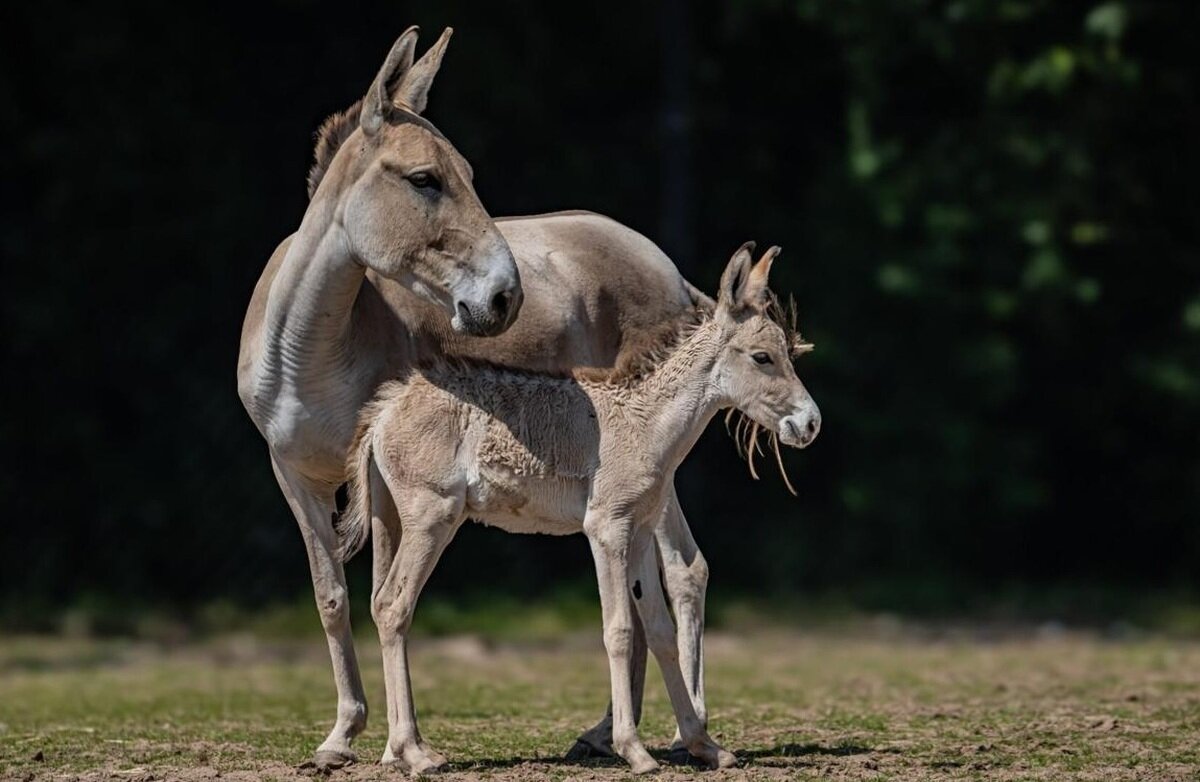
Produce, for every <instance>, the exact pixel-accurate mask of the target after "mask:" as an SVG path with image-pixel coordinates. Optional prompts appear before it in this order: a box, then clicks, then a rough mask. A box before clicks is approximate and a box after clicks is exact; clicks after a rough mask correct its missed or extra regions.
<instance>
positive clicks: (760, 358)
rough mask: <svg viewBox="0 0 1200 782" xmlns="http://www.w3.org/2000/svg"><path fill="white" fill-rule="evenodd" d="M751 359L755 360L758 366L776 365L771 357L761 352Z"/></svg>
mask: <svg viewBox="0 0 1200 782" xmlns="http://www.w3.org/2000/svg"><path fill="white" fill-rule="evenodd" d="M750 358H752V359H754V361H755V363H757V364H774V363H775V362H774V361H772V360H771V357H770V356H769V355H767V354H766V353H764V352H762V351H761V350H760V351H759V352H757V353H755V354H753V355H752V356H750Z"/></svg>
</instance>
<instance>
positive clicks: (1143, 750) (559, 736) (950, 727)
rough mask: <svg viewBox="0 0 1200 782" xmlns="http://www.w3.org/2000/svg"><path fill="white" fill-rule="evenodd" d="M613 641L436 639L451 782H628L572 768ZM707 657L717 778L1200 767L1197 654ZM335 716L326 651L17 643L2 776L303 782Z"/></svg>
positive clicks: (650, 729)
mask: <svg viewBox="0 0 1200 782" xmlns="http://www.w3.org/2000/svg"><path fill="white" fill-rule="evenodd" d="M598 635H599V633H598V631H597V630H595V629H593V631H592V632H591V633H590V636H589V640H583V639H580V640H577V641H575V642H572V643H570V644H567V645H557V646H554V645H547V644H545V643H539V644H536V645H532V646H531V645H527V644H526V645H510V644H502V645H489V644H487V643H484V642H482V641H479V640H476V639H471V638H464V637H457V638H453V639H447V640H443V641H437V640H430V639H428V637H426V638H425V641H424V642H418V643H417V645H416V649H415V650H414V653H413V660H412V667H413V683H414V687H415V692H416V699H417V705H418V709H419V713H420V718H421V724H422V730H423V733H424V735H425V736H426V738H427V739H428V740H429V741H430V742H431V743H432V744H433V745H434V746H435V747H437V748H438V749H440V750H441V751H443V752H444V753H446V754H447V755H448V756H449V757H450V758H451V760H452V762H453V763H454V766H453V769H452V771H451V773H450V774H449V777H450V778H451V779H457V778H463V779H467V778H476V777H480V776H482V777H485V778H490V779H497V780H509V779H512V780H527V779H541V778H547V779H569V778H576V777H578V776H580V775H581V774H583V773H585V772H586V774H589V775H592V776H595V777H597V778H614V779H616V778H624V777H625V772H624V770H623V767H622V766H621V765H619V764H614V763H598V764H595V763H594V764H591V765H589V766H588V767H587V768H581V767H580V766H579V765H575V764H565V763H563V762H562V761H561V755H562V753H563V752H564V751H565V750H566V748H567V747H569V746H570V745H571V743H572V742H573V740H574V738H575V736H576V735H578V733H579V732H580V731H581V730H583V729H584V728H586V727H588V726H590V725H591V724H592V723H593V722H595V721H596V719H598V718H599V716H600V715H601V714H602V713H603V710H604V705H605V702H606V701H607V693H608V681H607V665H606V663H605V659H604V654H603V651H602V650H601V648H600V647H599V644H598ZM418 637H420V634H418ZM359 651H360V659H361V661H362V665H363V672H364V680H365V685H366V688H367V693H368V701H369V703H370V704H371V707H372V714H371V717H370V721H369V725H368V729H367V732H366V733H365V734H364V735H363V736H362V737H361V738H360V739H359V741H358V742H357V744H356V746H357V748H358V750H359V752H360V753H361V756H362V759H363V761H364V762H363V763H360V764H358V765H357V766H355V767H353V768H352V769H351V770H350V771H348V772H339V773H341V774H342V775H343V776H344V777H345V778H347V779H376V778H379V779H384V778H394V777H389V776H388V774H389V773H390V772H387V771H385V770H383V769H381V768H380V767H379V766H377V765H376V764H375V761H377V759H378V757H379V756H380V754H381V753H382V751H383V741H384V737H385V734H386V718H385V709H384V707H383V704H384V697H383V695H384V694H383V683H382V674H381V666H380V663H379V656H378V648H377V647H376V646H374V645H372V644H371V643H369V642H364V643H363V644H361V645H360V650H359ZM707 657H708V664H709V668H708V702H709V708H710V713H711V730H712V732H713V734H714V736H715V737H716V738H717V740H718V741H719V742H721V743H722V744H723V745H725V746H726V747H728V748H730V749H732V750H734V751H735V752H737V753H738V754H739V755H740V757H741V759H742V762H743V767H742V768H741V769H739V770H738V771H736V772H723V773H721V774H716V775H705V777H704V778H723V777H725V776H731V775H736V776H737V778H751V779H819V778H828V777H830V776H834V777H838V778H846V779H891V780H917V779H922V780H924V779H943V778H945V779H983V778H986V779H996V778H998V779H1012V780H1016V779H1045V780H1061V779H1081V780H1082V779H1097V780H1099V779H1104V780H1135V779H1136V780H1155V779H1162V780H1166V779H1187V778H1193V777H1194V772H1195V769H1196V768H1200V646H1198V645H1196V644H1192V643H1188V642H1178V641H1166V640H1153V639H1151V640H1139V641H1122V642H1112V641H1099V640H1096V639H1094V638H1092V637H1088V636H1078V635H1069V636H1063V637H1055V638H1053V639H1048V640H1047V639H1042V640H1039V639H1036V638H1032V639H1031V638H1025V639H1009V640H1002V641H992V642H977V641H922V640H918V639H915V638H911V637H908V638H897V639H892V640H883V639H879V638H874V639H873V638H864V637H861V636H859V637H851V636H845V635H839V634H826V633H818V634H813V635H806V636H801V635H796V634H791V633H788V634H784V633H778V632H776V633H769V634H765V635H764V634H760V635H756V636H754V637H751V638H744V637H733V636H729V635H719V634H718V635H715V636H713V637H712V639H711V640H710V642H709V644H708V647H707ZM648 682H649V686H648V694H647V706H646V712H645V716H644V718H643V722H642V728H641V732H642V736H643V738H644V740H645V741H646V743H647V745H648V746H649V747H650V748H651V749H652V750H653V751H659V750H663V749H665V747H666V745H667V743H668V742H669V739H670V737H671V734H672V733H673V730H674V727H673V720H672V717H671V714H670V711H669V708H668V704H667V702H666V698H665V693H664V692H663V688H662V686H661V680H660V678H659V677H658V674H657V670H656V669H655V668H654V666H653V664H651V671H650V673H649V677H648ZM334 702H335V699H334V691H333V685H332V677H331V676H330V673H329V669H328V662H327V660H326V659H325V656H324V649H323V644H320V642H319V641H318V642H312V643H309V642H294V641H293V642H269V641H262V640H256V639H255V638H254V637H252V636H230V637H225V638H221V639H214V640H211V641H208V642H205V643H203V644H192V645H184V646H178V647H172V646H164V645H159V644H147V643H129V642H119V641H88V640H74V641H72V640H54V639H45V638H42V639H37V638H25V639H16V640H9V641H6V642H3V643H0V778H2V779H9V778H16V779H21V778H27V777H28V775H30V774H32V775H34V778H36V779H40V778H46V779H53V778H55V775H63V774H66V775H79V776H80V777H81V778H82V779H85V780H90V779H107V778H110V775H113V774H116V775H118V778H138V775H143V776H149V775H154V776H156V778H164V777H165V778H172V779H174V778H184V779H188V778H195V779H203V778H215V774H216V773H217V772H220V773H221V774H222V775H223V776H224V778H226V779H229V778H233V779H238V778H239V776H238V775H246V776H244V778H246V779H258V778H276V779H293V778H296V777H297V776H298V775H299V772H298V771H296V769H295V766H296V765H297V764H298V763H300V762H301V761H302V760H304V759H305V758H306V757H308V756H309V755H310V754H311V753H312V751H313V750H314V749H315V748H316V746H317V744H318V743H319V742H320V741H321V739H322V738H323V737H324V734H325V732H326V731H327V730H328V728H329V726H330V723H331V720H332V716H333V710H334ZM39 753H40V755H39ZM39 757H40V759H38V758H39ZM700 773H701V772H697V771H696V770H694V769H689V768H686V767H672V768H670V769H669V770H667V771H666V772H664V776H667V777H668V778H671V779H674V778H676V777H678V778H681V779H682V778H689V779H692V778H698V774H700ZM206 774H207V775H210V776H205V775H206Z"/></svg>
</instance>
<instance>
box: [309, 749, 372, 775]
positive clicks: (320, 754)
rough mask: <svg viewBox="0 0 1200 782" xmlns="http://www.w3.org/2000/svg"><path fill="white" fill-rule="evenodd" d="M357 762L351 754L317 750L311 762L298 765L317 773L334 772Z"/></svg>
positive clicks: (331, 750)
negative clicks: (312, 769) (314, 770)
mask: <svg viewBox="0 0 1200 782" xmlns="http://www.w3.org/2000/svg"><path fill="white" fill-rule="evenodd" d="M357 761H358V756H357V755H355V754H354V753H353V752H339V751H338V750H335V749H319V750H317V751H316V752H315V753H314V754H313V757H312V760H309V761H306V762H304V763H302V764H300V768H314V769H316V770H317V771H336V770H337V769H339V768H345V767H346V766H348V765H350V764H351V763H355V762H357Z"/></svg>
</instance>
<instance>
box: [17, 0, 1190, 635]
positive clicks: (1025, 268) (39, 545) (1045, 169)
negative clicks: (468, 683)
mask: <svg viewBox="0 0 1200 782" xmlns="http://www.w3.org/2000/svg"><path fill="white" fill-rule="evenodd" d="M0 13H2V14H3V23H4V30H5V32H4V39H5V44H4V46H3V47H0V58H2V59H3V63H4V66H3V76H2V77H0V123H2V126H3V129H4V137H5V144H4V146H5V149H4V154H3V157H2V163H0V165H2V166H3V170H4V175H3V188H4V194H5V195H4V207H3V211H2V212H0V220H2V221H3V223H2V226H0V246H2V247H3V257H4V264H3V272H2V275H3V276H2V284H0V299H2V307H3V333H2V348H0V349H2V350H3V365H4V368H5V371H4V376H5V377H6V378H7V380H6V381H5V382H4V383H3V384H2V391H0V393H2V395H3V397H2V398H3V402H4V411H5V412H4V415H3V416H2V417H0V436H2V438H3V444H4V459H5V461H4V465H3V467H4V469H3V470H2V471H0V481H2V484H0V486H2V495H0V496H2V497H3V499H4V505H5V507H6V508H7V509H8V512H7V514H6V518H5V519H4V521H3V522H0V545H2V546H3V552H4V560H5V564H4V565H3V567H0V617H3V622H2V623H0V625H7V626H9V627H25V628H28V627H40V626H42V625H45V624H47V623H48V622H52V621H53V620H52V619H49V618H48V617H55V616H57V615H58V614H59V613H60V612H63V611H67V610H70V609H72V607H75V608H76V609H78V607H80V606H84V607H87V606H91V607H92V609H93V611H94V613H97V614H104V613H105V611H104V610H103V609H102V608H97V606H99V607H104V606H108V607H109V608H108V613H109V614H110V615H124V614H126V613H136V611H139V610H157V611H160V612H163V611H165V612H168V613H169V614H170V615H173V616H179V617H188V616H192V615H195V614H197V612H200V611H202V609H203V607H204V606H208V605H212V604H214V603H219V604H223V605H232V606H237V607H242V608H246V609H248V610H254V609H256V608H258V607H262V606H268V605H272V604H276V603H280V602H285V603H286V602H289V601H296V600H302V601H308V600H309V599H310V598H309V596H308V595H309V591H308V590H309V581H308V574H307V568H306V563H305V558H304V554H303V549H302V546H301V543H300V538H299V535H298V534H297V531H296V527H295V523H294V521H293V520H292V518H291V516H290V514H289V512H288V510H287V507H286V505H285V504H284V501H283V499H282V496H281V494H280V492H279V490H278V489H277V487H276V485H275V481H274V479H273V477H272V475H271V471H270V468H269V465H268V461H267V454H266V448H265V445H264V443H263V442H262V440H261V439H260V438H259V436H258V435H257V433H256V432H255V430H254V428H253V427H252V425H251V423H250V421H249V419H248V418H247V416H246V414H245V413H244V411H243V410H242V408H241V405H240V403H239V401H238V399H237V396H236V393H235V383H234V370H235V360H236V355H237V342H238V335H239V331H240V328H241V320H242V316H243V313H244V311H245V306H246V304H247V302H248V300H249V296H250V291H251V289H252V287H253V285H254V282H255V280H256V278H257V276H258V274H259V272H260V271H261V269H262V267H263V265H264V264H265V263H266V260H267V257H268V256H269V254H270V253H271V251H272V250H273V248H274V247H275V245H276V244H277V243H278V242H279V241H280V240H281V239H282V238H283V237H285V236H286V235H287V234H289V233H290V232H292V231H293V230H294V229H295V228H296V227H297V225H298V224H299V222H300V219H301V216H302V214H303V212H304V209H305V206H306V196H305V185H304V179H305V173H306V171H307V168H308V165H309V162H310V159H311V151H312V132H313V131H314V130H315V129H316V127H317V125H318V124H319V123H320V121H321V120H322V119H323V118H324V117H325V116H326V115H328V114H330V113H332V112H334V111H338V110H340V109H342V108H344V107H346V106H347V105H349V104H350V103H351V102H353V101H354V100H355V99H356V98H358V97H359V96H360V95H361V94H362V93H363V92H364V91H365V90H366V87H367V86H368V84H369V83H370V81H371V79H372V77H373V76H374V74H375V72H376V69H377V68H378V66H379V64H380V63H381V62H382V58H383V57H384V55H385V54H386V52H387V51H388V48H389V46H390V45H391V43H392V42H393V40H394V39H395V38H396V36H397V35H398V34H399V33H400V32H401V31H402V30H403V29H404V28H405V27H406V26H408V25H409V24H414V23H416V24H420V25H422V28H423V30H424V40H423V42H422V49H423V48H424V46H427V45H428V44H430V43H432V41H433V40H434V39H435V38H436V35H437V34H438V32H439V31H440V30H441V28H442V27H443V26H446V25H452V26H454V27H455V28H456V32H457V34H456V35H455V37H454V40H453V42H452V44H451V46H450V49H449V52H448V54H447V56H446V60H445V63H444V66H443V68H442V71H441V74H440V75H439V77H438V79H437V83H436V84H435V87H434V90H433V93H432V97H431V106H430V109H429V111H428V116H430V118H431V119H432V120H433V121H434V122H436V123H437V124H438V126H439V127H440V128H441V129H442V130H443V132H445V133H446V134H447V136H448V137H449V138H450V139H451V140H452V141H453V142H454V143H455V144H456V145H457V147H458V149H459V150H460V151H461V152H462V153H463V155H464V156H465V157H466V158H467V159H468V160H470V161H471V163H472V164H473V165H474V168H475V171H476V175H477V179H476V185H477V189H478V192H479V194H480V197H481V198H482V200H483V202H484V204H485V205H486V206H487V207H488V209H489V210H490V211H491V212H492V214H493V215H497V216H499V215H508V214H522V213H532V212H540V211H551V210H559V209H568V208H571V209H579V208H582V209H590V210H594V211H598V212H601V213H604V214H607V215H610V216H612V217H614V218H616V219H617V220H619V221H621V222H624V223H626V224H627V225H629V226H631V227H633V228H635V229H637V230H639V231H642V232H644V233H645V234H646V235H648V236H649V237H651V238H652V239H653V240H655V241H656V242H658V243H659V244H660V245H661V246H663V248H664V249H665V250H667V252H668V253H669V254H670V255H671V256H672V257H673V258H674V259H675V261H676V262H677V263H678V265H679V266H680V268H681V269H682V270H683V272H684V274H685V275H686V276H687V277H688V278H689V279H690V280H692V281H693V282H694V283H696V284H697V285H699V286H700V287H701V288H703V289H705V290H709V291H712V290H713V289H714V288H715V284H716V280H717V277H718V275H719V273H720V270H721V268H722V266H723V264H724V262H725V261H726V260H727V259H728V257H729V255H730V253H731V252H732V250H733V249H734V248H735V247H737V245H738V244H740V243H741V242H742V241H744V240H746V239H750V238H753V239H756V240H758V241H759V242H760V244H771V243H777V244H781V245H783V247H784V249H785V253H784V255H783V257H782V259H781V262H780V263H779V264H777V266H776V269H777V273H776V275H775V276H776V279H775V287H776V289H777V290H779V291H781V292H784V293H792V294H794V295H795V297H796V299H797V302H798V304H799V307H800V313H801V326H802V328H803V330H804V333H805V335H806V336H808V337H809V338H810V339H812V341H814V342H815V343H816V344H817V351H816V352H815V353H814V354H812V355H811V356H810V357H805V358H804V359H803V360H802V363H801V365H800V368H801V376H802V377H803V378H804V379H805V381H806V383H807V385H808V386H809V389H810V390H811V391H812V393H813V394H814V396H815V398H816V399H817V401H818V403H819V404H820V406H821V409H822V412H823V414H824V421H825V423H824V430H823V432H822V435H821V438H820V439H819V441H818V442H817V443H816V445H815V446H814V447H813V448H812V449H810V450H808V451H805V452H803V453H789V454H787V455H786V460H787V463H788V465H789V467H790V469H791V472H792V475H793V478H792V480H793V482H794V483H795V485H796V487H797V489H798V491H799V497H798V498H792V497H791V496H789V495H788V494H787V492H786V491H785V490H784V488H783V485H782V482H781V481H780V480H779V478H778V477H777V476H775V475H772V474H771V470H770V469H766V468H765V466H760V469H762V472H763V473H764V477H763V480H761V481H759V482H755V481H753V480H752V479H751V478H750V477H749V475H748V474H747V471H746V468H745V465H744V464H742V463H741V462H740V461H739V460H738V458H737V456H736V454H735V452H734V447H733V445H732V444H731V442H730V441H729V440H728V438H727V437H726V435H725V434H724V432H722V431H721V430H720V427H719V425H714V426H713V427H712V430H711V431H710V432H709V433H708V435H707V436H706V437H705V438H704V439H703V441H702V442H701V444H700V446H699V447H698V449H697V451H696V452H695V453H694V454H693V456H692V458H691V459H690V460H689V461H688V463H687V464H686V465H685V467H684V468H683V470H682V473H681V475H680V478H679V482H680V487H681V492H682V495H683V501H684V508H685V509H686V510H687V511H688V515H689V518H690V520H691V523H692V526H693V529H694V531H695V533H696V536H697V538H698V540H699V541H700V543H701V545H702V547H703V549H704V551H705V553H706V554H707V556H708V559H709V562H710V566H711V570H712V574H713V586H712V594H713V595H714V600H716V601H718V602H719V601H720V600H721V599H724V598H729V597H730V596H743V597H749V598H754V599H762V600H777V601H784V602H785V603H786V604H788V605H802V604H804V602H805V601H806V600H812V601H817V602H819V601H829V600H834V601H835V602H837V603H838V604H842V605H847V606H851V607H856V608H864V609H867V610H882V609H886V610H896V611H903V612H912V613H932V614H958V613H971V612H978V611H984V612H987V611H995V610H1000V611H1008V612H1012V613H1014V614H1017V615H1023V614H1026V613H1028V614H1030V615H1042V614H1046V615H1054V616H1058V615H1068V616H1078V617H1082V618H1084V619H1092V618H1094V619H1099V620H1106V619H1108V618H1112V617H1114V616H1124V615H1126V614H1134V615H1136V614H1137V613H1138V611H1139V610H1140V609H1139V606H1144V605H1146V604H1147V603H1146V601H1150V602H1151V603H1154V604H1155V605H1157V604H1158V603H1157V602H1155V601H1158V600H1160V597H1157V596H1161V595H1164V594H1169V595H1172V596H1173V597H1172V598H1171V599H1172V600H1179V601H1182V602H1183V603H1185V604H1186V603H1189V602H1190V601H1192V595H1194V594H1196V591H1197V588H1200V523H1198V522H1200V449H1198V445H1200V241H1198V236H1197V222H1198V218H1200V197H1198V196H1197V182H1198V181H1200V166H1198V163H1200V152H1198V151H1197V149H1198V144H1197V141H1198V140H1200V106H1198V104H1197V86H1198V85H1200V71H1198V65H1200V57H1198V56H1197V30H1200V5H1197V4H1193V3H1185V2H1179V3H1169V2H1133V1H1132V0H1127V1H1122V0H1115V1H1113V2H1097V0H1090V1H1089V2H1069V1H1067V0H1001V1H997V2H984V1H982V0H957V1H954V2H932V1H924V0H870V1H869V0H857V1H854V2H851V1H848V0H839V1H835V0H828V1H827V2H819V1H817V0H792V1H791V2H781V1H778V0H743V1H740V2H717V1H716V0H707V1H706V2H697V3H687V2H684V0H663V2H661V3H660V4H657V5H656V4H654V3H646V2H621V1H615V2H607V3H604V4H598V5H596V6H590V5H589V4H584V3H561V2H545V3H536V2H531V1H530V0H517V1H516V2H507V3H468V2H465V0H438V1H437V2H395V1H394V0H392V1H389V2H380V3H366V4H358V3H338V4H322V3H316V2H276V3H264V4H260V5H256V6H249V5H238V6H228V7H221V6H219V5H214V4H212V3H208V2H176V3H169V4H164V3H135V4H130V3H105V4H93V5H89V4H79V3H70V2H55V1H50V2H42V3H37V4H33V3H26V4H10V5H8V6H6V7H5V9H4V10H3V11H2V12H0ZM764 465H769V461H765V462H764ZM366 564H367V563H366V562H356V563H355V564H354V567H353V568H352V573H351V576H352V579H353V583H354V584H355V587H356V592H357V595H358V598H359V599H360V600H361V599H362V598H363V597H365V593H366V590H365V585H366V581H367V567H366ZM592 578H593V577H592V570H591V565H590V562H589V558H588V554H587V547H586V545H585V543H584V541H583V540H582V539H565V540H563V539H543V538H537V539H535V538H516V537H510V536H507V535H504V534H503V533H499V532H495V531H492V530H485V529H483V528H479V527H473V526H471V527H467V528H465V529H464V531H463V533H462V534H461V535H460V537H459V539H458V540H457V541H456V542H455V544H454V545H453V546H452V547H451V549H450V551H449V553H448V554H447V556H446V558H445V560H444V561H443V563H442V566H441V567H440V568H439V571H438V572H437V574H436V575H435V577H434V579H433V582H432V583H431V586H430V588H429V589H430V592H431V593H433V595H434V596H438V595H441V596H443V597H449V598H451V599H460V598H461V599H467V598H468V597H469V596H470V595H479V594H505V595H509V596H511V599H514V600H518V601H526V600H536V599H541V598H544V597H545V596H546V595H549V594H552V593H554V592H555V591H556V590H560V589H563V588H570V587H578V589H579V590H582V591H581V592H580V593H581V594H588V592H587V590H589V589H590V590H594V586H589V584H590V583H591V581H592ZM831 596H832V597H831ZM997 606H999V608H997ZM112 621H118V622H119V620H112Z"/></svg>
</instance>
